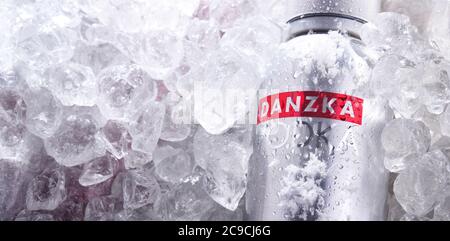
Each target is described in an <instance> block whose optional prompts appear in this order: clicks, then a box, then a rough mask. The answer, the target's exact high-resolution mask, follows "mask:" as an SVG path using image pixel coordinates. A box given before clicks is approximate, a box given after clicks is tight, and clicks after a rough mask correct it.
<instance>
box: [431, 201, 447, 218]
mask: <svg viewBox="0 0 450 241" xmlns="http://www.w3.org/2000/svg"><path fill="white" fill-rule="evenodd" d="M433 220H435V221H448V220H450V196H447V197H445V198H443V199H442V200H441V201H440V202H439V204H438V205H436V207H435V208H434V215H433Z"/></svg>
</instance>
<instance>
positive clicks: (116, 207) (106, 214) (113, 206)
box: [84, 196, 122, 221]
mask: <svg viewBox="0 0 450 241" xmlns="http://www.w3.org/2000/svg"><path fill="white" fill-rule="evenodd" d="M121 210H122V202H121V201H120V199H118V198H116V197H114V196H101V197H95V198H93V199H91V200H90V201H89V203H88V204H87V206H86V210H85V213H84V220H86V221H113V220H115V216H116V214H117V213H118V212H120V211H121Z"/></svg>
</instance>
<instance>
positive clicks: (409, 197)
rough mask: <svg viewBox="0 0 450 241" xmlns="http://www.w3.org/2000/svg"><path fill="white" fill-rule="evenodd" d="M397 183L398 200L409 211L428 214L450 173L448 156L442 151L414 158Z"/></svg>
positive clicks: (396, 195)
mask: <svg viewBox="0 0 450 241" xmlns="http://www.w3.org/2000/svg"><path fill="white" fill-rule="evenodd" d="M413 158H414V159H415V160H410V161H409V162H411V163H413V164H412V165H411V166H409V167H407V168H406V169H405V170H403V171H402V172H401V173H400V174H399V176H398V177H397V179H396V180H395V183H394V193H395V197H396V198H397V201H398V202H399V203H400V205H401V206H402V207H403V209H404V210H405V211H406V212H407V213H408V214H412V215H416V216H419V217H421V216H425V215H426V214H427V213H429V212H430V211H431V210H432V209H433V208H434V206H435V205H436V204H437V202H438V201H439V200H440V198H441V195H442V190H444V188H445V185H446V182H447V178H448V173H447V165H448V158H447V157H446V156H445V155H444V153H443V152H442V151H440V150H434V151H432V152H428V153H425V154H423V155H420V156H415V157H413Z"/></svg>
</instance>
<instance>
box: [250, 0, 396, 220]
mask: <svg viewBox="0 0 450 241" xmlns="http://www.w3.org/2000/svg"><path fill="white" fill-rule="evenodd" d="M292 9H295V11H296V12H297V14H298V15H297V16H296V17H294V18H293V19H292V20H290V21H289V24H290V36H289V38H288V40H287V42H285V43H284V44H283V45H282V47H281V51H280V57H278V58H277V60H274V63H275V64H274V65H276V66H274V69H275V70H276V71H280V72H279V73H273V74H271V75H270V76H269V78H268V79H267V80H265V81H264V83H263V84H262V86H261V88H260V91H259V98H260V102H259V111H258V118H261V119H259V121H258V125H257V128H256V141H255V154H254V156H253V158H252V159H251V161H250V165H249V175H248V179H249V180H248V187H247V194H246V210H247V219H248V220H383V219H385V215H386V214H385V203H386V195H387V173H386V171H385V169H384V167H383V156H384V154H383V150H382V148H381V144H380V138H379V136H380V134H381V131H382V128H383V127H384V124H385V123H386V122H387V121H388V120H389V119H392V113H391V112H390V110H389V109H388V108H387V105H386V102H385V100H380V99H379V98H378V97H377V96H376V91H375V90H374V89H372V88H370V87H371V85H370V81H369V80H370V73H371V61H370V57H369V55H368V54H367V51H366V49H365V47H364V44H363V43H362V42H361V41H360V39H359V29H360V28H361V26H362V25H363V24H364V23H366V22H367V21H368V20H370V19H371V18H372V17H373V16H375V15H376V13H378V12H379V9H380V1H378V0H369V1H367V0H337V1H328V0H326V1H323V0H304V1H301V0H299V1H297V3H296V4H295V5H294V6H292ZM330 31H331V32H330ZM334 31H336V32H334ZM287 96H288V97H287ZM287 98H289V99H287ZM296 101H298V102H296ZM312 102H315V103H312ZM280 103H281V104H280ZM347 104H348V105H347ZM355 115H356V116H355ZM358 115H359V116H358ZM267 117H269V118H267Z"/></svg>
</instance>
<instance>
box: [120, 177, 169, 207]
mask: <svg viewBox="0 0 450 241" xmlns="http://www.w3.org/2000/svg"><path fill="white" fill-rule="evenodd" d="M121 185H122V188H123V190H122V192H123V200H124V208H125V209H137V208H140V207H143V206H145V205H148V204H153V203H155V201H156V200H157V199H158V197H159V195H160V192H161V190H160V187H159V184H158V182H157V181H156V179H155V178H154V177H153V176H152V175H151V174H149V173H147V172H145V171H142V170H130V171H127V172H126V173H125V175H124V176H123V178H122V183H121Z"/></svg>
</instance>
